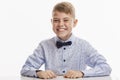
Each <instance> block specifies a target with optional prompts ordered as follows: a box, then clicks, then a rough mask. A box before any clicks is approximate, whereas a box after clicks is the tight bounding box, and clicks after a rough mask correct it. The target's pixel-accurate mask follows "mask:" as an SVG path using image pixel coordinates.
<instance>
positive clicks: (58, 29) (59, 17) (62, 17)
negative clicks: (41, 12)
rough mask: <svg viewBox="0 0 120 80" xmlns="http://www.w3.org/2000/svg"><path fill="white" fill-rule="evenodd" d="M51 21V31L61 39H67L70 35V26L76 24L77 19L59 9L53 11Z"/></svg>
mask: <svg viewBox="0 0 120 80" xmlns="http://www.w3.org/2000/svg"><path fill="white" fill-rule="evenodd" d="M51 21H52V25H53V31H54V32H55V34H56V35H57V36H58V37H59V38H60V39H62V40H67V39H68V38H69V37H70V35H71V31H72V28H73V27H75V26H76V24H77V20H75V19H74V18H73V17H72V16H71V15H70V14H66V13H64V12H59V11H55V12H53V19H52V20H51Z"/></svg>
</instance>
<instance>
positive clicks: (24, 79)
mask: <svg viewBox="0 0 120 80" xmlns="http://www.w3.org/2000/svg"><path fill="white" fill-rule="evenodd" d="M0 80H43V79H39V78H32V77H23V76H6V77H5V76H1V77H0ZM44 80H113V79H111V77H110V76H104V77H89V78H78V79H68V78H63V76H58V77H57V78H54V79H44Z"/></svg>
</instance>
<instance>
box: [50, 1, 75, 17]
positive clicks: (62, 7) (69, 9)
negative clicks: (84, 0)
mask: <svg viewBox="0 0 120 80" xmlns="http://www.w3.org/2000/svg"><path fill="white" fill-rule="evenodd" d="M55 11H59V12H64V13H66V14H70V15H71V16H72V17H73V18H75V8H74V6H73V5H72V4H71V3H70V2H60V3H58V4H56V5H55V6H54V8H53V11H52V14H53V13H54V12H55Z"/></svg>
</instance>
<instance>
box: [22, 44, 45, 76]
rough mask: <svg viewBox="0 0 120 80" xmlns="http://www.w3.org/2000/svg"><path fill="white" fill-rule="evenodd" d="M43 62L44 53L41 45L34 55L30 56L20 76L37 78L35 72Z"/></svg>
mask: <svg viewBox="0 0 120 80" xmlns="http://www.w3.org/2000/svg"><path fill="white" fill-rule="evenodd" d="M44 62H45V60H44V51H43V48H42V46H41V44H40V45H39V46H38V47H37V49H35V51H34V53H33V54H32V55H30V56H29V57H28V58H27V60H26V62H25V64H24V65H23V67H22V70H21V75H23V76H31V77H37V75H36V70H38V69H39V68H40V66H41V65H42V64H43V63H44Z"/></svg>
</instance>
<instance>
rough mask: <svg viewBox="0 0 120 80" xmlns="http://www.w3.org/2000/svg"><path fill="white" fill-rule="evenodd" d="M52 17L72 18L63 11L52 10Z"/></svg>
mask: <svg viewBox="0 0 120 80" xmlns="http://www.w3.org/2000/svg"><path fill="white" fill-rule="evenodd" d="M52 16H53V18H72V15H71V14H66V13H65V12H59V11H54V12H53V14H52Z"/></svg>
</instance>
